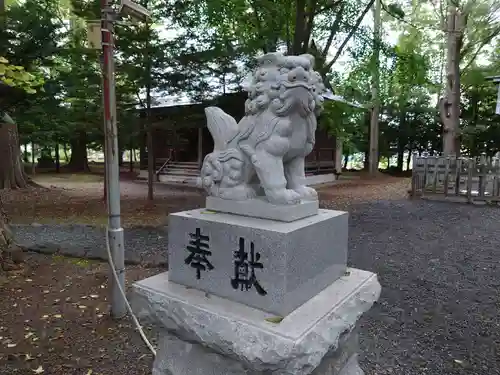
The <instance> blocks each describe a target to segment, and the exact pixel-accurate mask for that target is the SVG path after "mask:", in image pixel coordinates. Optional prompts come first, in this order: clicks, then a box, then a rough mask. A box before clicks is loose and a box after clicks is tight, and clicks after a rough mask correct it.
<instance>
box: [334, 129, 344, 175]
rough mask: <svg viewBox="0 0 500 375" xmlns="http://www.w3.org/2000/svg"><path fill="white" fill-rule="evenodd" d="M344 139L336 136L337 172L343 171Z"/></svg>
mask: <svg viewBox="0 0 500 375" xmlns="http://www.w3.org/2000/svg"><path fill="white" fill-rule="evenodd" d="M343 146H344V144H343V142H342V139H341V138H339V137H335V172H336V173H338V174H340V173H342V151H343V150H342V149H343Z"/></svg>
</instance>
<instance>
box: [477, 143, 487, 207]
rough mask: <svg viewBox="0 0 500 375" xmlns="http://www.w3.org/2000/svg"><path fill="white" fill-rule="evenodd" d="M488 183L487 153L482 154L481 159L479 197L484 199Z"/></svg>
mask: <svg viewBox="0 0 500 375" xmlns="http://www.w3.org/2000/svg"><path fill="white" fill-rule="evenodd" d="M487 183H488V181H487V178H486V152H483V153H481V157H480V158H479V184H478V194H477V195H478V196H479V197H484V190H485V188H486V184H487Z"/></svg>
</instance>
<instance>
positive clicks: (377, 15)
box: [369, 0, 382, 176]
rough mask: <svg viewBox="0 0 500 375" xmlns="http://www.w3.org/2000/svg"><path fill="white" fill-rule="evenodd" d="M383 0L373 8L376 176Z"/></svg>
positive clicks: (372, 123)
mask: <svg viewBox="0 0 500 375" xmlns="http://www.w3.org/2000/svg"><path fill="white" fill-rule="evenodd" d="M381 7H382V3H381V0H375V4H374V9H373V24H374V26H373V29H374V31H373V56H372V59H373V60H372V61H373V72H372V103H373V108H372V110H371V118H370V163H369V168H370V169H369V170H370V175H372V176H375V175H377V173H378V164H379V133H380V130H379V115H380V93H379V91H380V90H379V89H380V43H381V41H382V39H381V29H382V27H381V26H382V18H381Z"/></svg>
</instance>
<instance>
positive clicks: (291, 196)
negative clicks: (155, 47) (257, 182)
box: [266, 189, 300, 204]
mask: <svg viewBox="0 0 500 375" xmlns="http://www.w3.org/2000/svg"><path fill="white" fill-rule="evenodd" d="M266 196H267V200H268V201H269V202H270V203H274V204H298V203H300V195H299V194H298V193H297V192H295V191H293V190H289V189H277V190H266Z"/></svg>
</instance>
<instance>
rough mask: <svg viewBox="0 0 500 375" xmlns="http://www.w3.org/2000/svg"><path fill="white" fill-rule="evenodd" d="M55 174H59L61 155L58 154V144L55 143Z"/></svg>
mask: <svg viewBox="0 0 500 375" xmlns="http://www.w3.org/2000/svg"><path fill="white" fill-rule="evenodd" d="M55 151H56V173H60V172H61V155H60V154H59V143H56V149H55Z"/></svg>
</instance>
